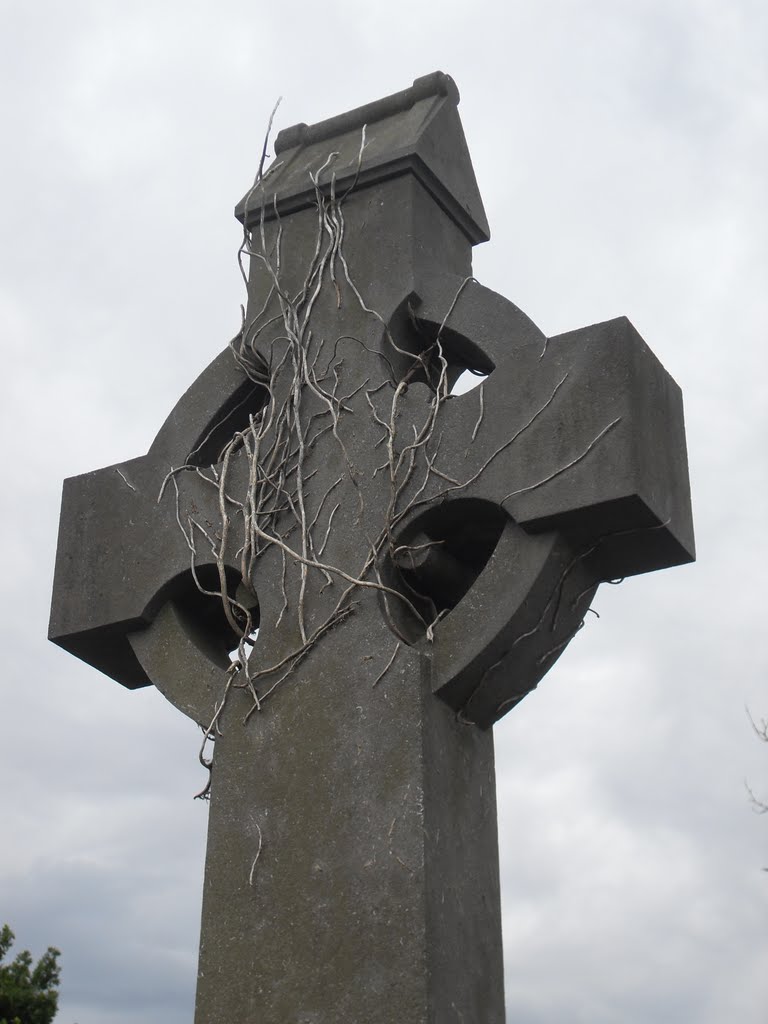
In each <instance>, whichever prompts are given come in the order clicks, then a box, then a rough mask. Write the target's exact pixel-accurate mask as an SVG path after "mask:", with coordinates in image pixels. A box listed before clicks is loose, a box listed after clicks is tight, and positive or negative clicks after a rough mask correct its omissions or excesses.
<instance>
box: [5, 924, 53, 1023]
mask: <svg viewBox="0 0 768 1024" xmlns="http://www.w3.org/2000/svg"><path fill="white" fill-rule="evenodd" d="M14 938H15V935H14V934H13V932H12V931H11V929H10V928H9V927H8V925H7V924H4V925H3V927H2V929H0V1024H51V1021H52V1020H53V1018H54V1017H55V1016H56V1008H57V1005H58V1001H59V993H58V987H59V979H60V973H61V972H60V969H59V964H58V958H59V956H60V955H61V954H60V953H59V950H58V949H54V948H53V946H49V947H48V949H47V950H46V951H45V953H43V955H42V956H41V957H40V959H39V960H38V962H37V963H36V964H35V963H33V961H32V956H31V955H30V953H29V952H28V951H27V950H26V949H25V950H23V951H22V952H21V953H18V954H17V955H16V957H15V958H14V959H13V960H11V961H10V963H4V961H5V959H6V957H7V955H8V952H9V950H10V948H11V946H12V945H13V940H14Z"/></svg>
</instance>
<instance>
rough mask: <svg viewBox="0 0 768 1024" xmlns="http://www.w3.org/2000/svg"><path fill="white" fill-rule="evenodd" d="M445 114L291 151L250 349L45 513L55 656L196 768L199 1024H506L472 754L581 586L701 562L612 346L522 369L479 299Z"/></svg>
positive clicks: (661, 375) (477, 760)
mask: <svg viewBox="0 0 768 1024" xmlns="http://www.w3.org/2000/svg"><path fill="white" fill-rule="evenodd" d="M458 98H459V97H458V92H457V90H456V87H455V85H454V83H453V82H452V80H451V79H450V78H449V77H447V76H446V75H443V74H442V73H435V74H433V75H429V76H427V77H425V78H421V79H417V80H416V81H415V82H414V83H413V86H412V87H411V88H410V89H406V90H404V91H403V92H401V93H397V94H396V95H393V96H389V97H387V98H385V99H383V100H380V101H378V102H375V103H371V104H369V105H367V106H364V107H360V108H358V109H356V110H352V111H350V112H348V113H346V114H342V115H340V116H338V117H334V118H331V119H330V120H328V121H324V122H321V123H319V124H315V125H312V126H307V125H304V124H301V125H296V126H294V127H293V128H289V129H287V130H286V131H283V132H281V133H280V134H279V135H278V137H277V139H276V143H275V151H276V156H275V160H274V162H273V164H272V165H271V167H270V168H269V169H268V170H267V171H266V172H263V173H260V174H259V176H258V177H257V180H256V183H255V185H254V187H253V188H252V189H250V191H249V192H248V194H247V196H246V197H245V199H244V200H243V201H242V202H241V204H240V205H239V207H238V209H237V216H238V217H239V219H240V220H241V221H242V222H243V224H244V250H246V251H244V255H243V260H244V261H250V275H249V283H248V307H247V311H246V313H245V317H244V322H243V329H242V331H241V332H240V334H239V335H238V336H237V338H236V339H235V340H234V341H233V343H232V345H231V346H230V347H228V348H227V349H225V350H224V352H222V353H221V354H220V355H219V356H218V357H217V358H216V359H215V360H214V361H213V362H212V363H211V365H210V366H209V367H208V369H207V370H205V371H204V372H203V374H202V375H201V376H200V377H199V379H198V380H197V381H196V382H195V383H194V384H193V385H192V386H191V388H190V389H189V390H188V391H187V393H186V394H185V395H184V396H183V397H182V398H181V399H180V401H179V402H178V404H177V405H176V407H175V408H174V410H173V411H172V413H171V414H170V416H169V417H168V419H167V420H166V422H165V424H164V425H163V426H162V428H161V430H160V432H159V434H158V435H157V437H156V439H155V441H154V443H153V444H152V447H151V448H150V450H149V452H148V453H147V455H145V456H142V457H140V458H137V459H133V460H131V461H129V462H125V463H122V464H120V465H116V466H111V467H108V468H106V469H102V470H99V471H96V472H92V473H87V474H85V475H83V476H79V477H75V478H72V479H69V480H67V481H66V482H65V484H64V495H63V502H62V513H61V526H60V534H59V547H58V555H57V563H56V577H55V584H54V594H53V608H52V614H51V624H50V637H51V639H52V640H53V641H54V642H55V643H57V644H60V645H61V646H62V647H64V648H65V649H67V650H68V651H70V652H72V653H73V654H76V655H77V656H78V657H80V658H82V659H84V660H85V661H87V662H89V663H90V664H91V665H93V666H95V667H96V668H98V669H100V670H101V671H102V672H104V673H106V674H107V675H109V676H111V677H112V678H114V679H116V680H117V681H118V682H120V683H122V684H123V685H125V686H127V687H131V688H135V687H139V686H144V685H147V684H149V683H152V684H154V685H155V686H157V687H158V688H159V689H160V690H161V691H162V692H163V694H165V696H166V697H167V698H168V699H169V700H170V701H172V702H173V703H174V704H175V705H176V706H177V707H178V708H180V709H181V710H182V711H184V712H185V713H186V714H187V715H189V716H191V717H192V718H193V719H194V720H195V721H196V722H198V723H199V724H200V725H201V727H202V728H203V729H204V730H205V733H204V735H205V738H206V740H207V745H206V747H204V751H209V750H210V747H211V746H212V747H213V751H214V752H213V756H212V770H211V786H210V797H211V803H210V822H209V833H208V851H207V864H206V871H205V883H204V897H203V913H202V931H201V944H200V962H199V978H198V989H197V1003H196V1016H195V1020H196V1022H197V1024H245V1022H253V1024H255V1022H259V1024H262V1022H263V1024H266V1022H271V1024H288V1022H292V1024H293V1022H296V1024H340V1022H348V1024H353V1022H354V1024H362V1022H365V1024H385V1022H386V1024H394V1022H398V1024H427V1022H432V1024H434V1022H439V1024H443V1022H449V1021H454V1020H455V1021H457V1022H462V1021H463V1022H466V1024H501V1022H502V1021H503V1020H504V998H503V983H502V951H501V930H500V907H499V877H498V854H497V834H496V808H495V780H494V763H493V738H492V730H491V728H490V727H491V726H492V725H493V723H494V722H495V721H496V720H498V719H499V718H500V717H501V716H502V715H504V714H505V713H506V712H507V711H509V710H510V709H511V708H513V707H514V706H515V704H517V703H518V702H519V701H520V700H521V698H522V697H524V696H525V695H526V694H527V693H529V692H530V691H531V690H532V689H533V688H534V687H535V686H536V685H537V683H538V682H539V680H540V678H541V677H542V676H543V675H544V674H545V672H546V671H547V670H548V669H549V667H550V666H551V665H552V664H553V662H554V661H555V659H556V658H557V657H558V656H559V655H560V654H561V653H562V651H563V650H564V649H565V647H566V645H567V644H568V642H569V641H570V639H571V638H572V637H573V636H574V634H575V633H576V632H577V631H578V629H579V628H580V626H581V625H582V624H583V623H584V620H585V616H586V613H587V610H588V609H589V605H590V602H591V600H592V597H593V595H594V592H595V589H596V587H597V586H598V584H599V583H600V582H601V581H603V580H615V579H616V578H620V577H626V576H631V575H633V574H636V573H642V572H647V571H650V570H653V569H660V568H663V567H665V566H671V565H675V564H679V563H683V562H687V561H690V560H691V559H692V558H693V533H692V524H691V513H690V498H689V488H688V472H687V465H686V454H685V439H684V430H683V415H682V403H681V396H680V391H679V388H678V387H677V385H676V384H675V383H674V381H673V380H672V379H671V378H670V377H669V375H668V374H667V373H666V372H665V370H664V368H663V367H662V366H661V365H660V363H659V362H658V361H657V359H656V358H655V357H654V355H653V354H652V353H651V351H650V350H649V349H648V348H647V346H646V345H645V343H644V342H643V340H642V339H641V338H640V336H639V335H638V334H637V332H636V331H635V330H634V328H633V327H632V325H631V324H630V323H629V321H627V320H626V319H624V318H619V319H616V320H611V321H608V322H605V323H599V324H595V325H593V326H591V327H586V328H582V329H579V330H576V331H572V332H570V333H568V334H563V335H560V336H558V337H555V338H549V339H546V338H545V337H544V335H543V334H542V333H541V331H539V329H538V328H537V327H536V326H535V325H534V324H533V323H532V322H531V321H530V320H529V319H528V318H527V317H526V316H525V315H524V314H523V313H522V312H521V311H520V310H519V309H518V308H517V307H516V306H514V305H513V304H512V303H511V302H509V301H507V300H506V299H505V298H503V297H502V296H500V295H497V294H495V293H494V292H492V291H489V290H488V289H487V288H485V287H483V286H482V285H481V284H479V283H478V282H477V281H476V280H474V279H473V278H472V276H471V251H472V246H473V245H475V244H477V243H478V242H482V241H485V240H487V239H488V237H489V233H488V225H487V223H486V218H485V213H484V210H483V205H482V201H481V199H480V195H479V192H478V189H477V184H476V182H475V177H474V173H473V170H472V165H471V162H470V159H469V154H468V151H467V146H466V142H465V139H464V134H463V131H462V128H461V124H460V121H459V117H458V112H457V104H458ZM467 369H469V370H473V371H475V372H476V373H478V374H480V375H483V376H485V380H484V381H483V383H482V384H480V385H479V386H478V387H476V388H475V389H473V390H471V391H469V392H468V393H466V394H455V393H452V389H453V385H454V383H455V381H456V379H457V378H458V376H459V375H460V374H461V373H462V371H464V370H467ZM248 651H251V653H250V655H248V653H247V652H248ZM231 659H234V660H231ZM201 756H202V758H203V760H204V763H206V764H208V763H210V762H209V759H208V753H203V755H201Z"/></svg>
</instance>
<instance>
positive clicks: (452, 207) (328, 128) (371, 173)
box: [235, 71, 490, 245]
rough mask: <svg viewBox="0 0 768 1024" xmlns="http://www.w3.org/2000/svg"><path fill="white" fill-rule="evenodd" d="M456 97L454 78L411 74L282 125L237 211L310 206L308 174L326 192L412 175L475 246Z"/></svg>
mask: <svg viewBox="0 0 768 1024" xmlns="http://www.w3.org/2000/svg"><path fill="white" fill-rule="evenodd" d="M458 102H459V91H458V89H457V88H456V84H455V83H454V81H453V79H452V78H450V76H448V75H445V74H443V73H442V72H441V71H436V72H434V73H433V74H431V75H426V76H424V77H423V78H417V79H416V80H415V81H414V83H413V85H412V86H411V87H410V89H404V90H403V91H402V92H398V93H394V94H393V95H391V96H386V97H384V99H380V100H376V101H375V102H373V103H368V104H366V105H365V106H362V107H356V108H355V109H354V110H350V111H347V113H345V114H339V115H337V116H336V117H331V118H329V119H328V120H326V121H319V122H318V123H317V124H313V125H306V124H296V125H293V127H291V128H286V129H284V130H283V131H281V132H280V134H279V135H278V136H277V139H276V140H275V159H274V161H273V162H272V165H271V166H270V168H269V169H268V170H267V171H266V173H265V174H264V177H263V178H262V180H261V182H260V183H259V184H257V186H255V187H254V188H252V189H251V190H250V191H249V192H248V194H247V195H246V196H245V197H244V199H242V200H241V201H240V203H239V204H238V206H237V208H236V210H235V215H236V216H237V218H238V219H239V220H240V221H243V222H246V218H247V224H248V226H249V227H252V226H253V225H254V224H255V223H258V221H259V219H260V218H261V217H262V215H263V216H264V218H265V219H266V220H269V219H271V218H273V217H274V216H275V210H277V212H278V213H279V215H280V216H284V215H286V214H289V213H292V212H294V211H295V210H300V209H303V208H305V207H307V206H312V205H313V204H314V203H315V185H314V182H313V179H316V180H317V183H318V184H319V185H320V187H321V188H323V190H324V191H328V190H329V189H330V187H331V184H332V182H335V187H336V191H337V194H341V193H343V192H344V190H345V189H347V188H349V187H350V186H351V185H353V184H354V186H355V188H356V189H362V188H366V187H367V186H369V185H372V184H375V183H377V182H381V181H383V180H385V179H387V178H392V177H395V176H398V175H402V174H413V175H415V176H416V177H417V178H418V180H419V181H420V182H421V184H422V185H423V186H424V187H425V188H426V189H427V190H428V191H429V193H430V194H431V195H432V197H433V198H434V199H435V201H436V202H437V203H438V204H439V205H440V206H441V207H442V208H443V210H445V212H446V213H447V214H448V215H449V216H450V217H451V218H452V219H453V220H454V221H455V222H456V224H457V225H458V226H459V227H460V228H461V230H462V231H463V232H464V234H465V235H466V236H467V237H468V238H469V240H470V241H471V242H472V244H473V245H476V244H477V243H478V242H485V241H487V240H488V238H490V230H489V228H488V221H487V220H486V216H485V210H484V208H483V201H482V199H481V198H480V192H479V190H478V187H477V181H476V180H475V173H474V171H473V169H472V161H471V160H470V157H469V150H468V149H467V143H466V139H465V138H464V131H463V129H462V127H461V120H460V118H459V113H458V110H457V109H456V108H457V105H458ZM361 146H362V147H363V148H362V154H361ZM331 154H333V156H332V157H331ZM329 158H330V159H329ZM318 172H319V173H318ZM262 210H263V214H262Z"/></svg>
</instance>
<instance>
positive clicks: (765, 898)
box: [0, 0, 768, 1024]
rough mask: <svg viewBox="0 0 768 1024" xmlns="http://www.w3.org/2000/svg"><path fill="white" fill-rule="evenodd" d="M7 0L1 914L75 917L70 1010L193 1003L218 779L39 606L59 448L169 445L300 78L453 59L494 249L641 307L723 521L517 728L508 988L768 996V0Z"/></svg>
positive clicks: (764, 1002)
mask: <svg viewBox="0 0 768 1024" xmlns="http://www.w3.org/2000/svg"><path fill="white" fill-rule="evenodd" d="M0 12H2V26H1V29H0V66H1V67H2V69H3V70H2V74H3V88H2V90H0V111H2V140H3V158H2V163H1V164H0V167H2V170H1V171H0V174H2V180H3V193H2V203H1V204H0V238H1V239H2V245H1V246H0V260H2V269H1V271H0V338H2V344H3V352H4V360H3V373H2V381H1V383H0V387H2V405H1V406H0V409H1V414H2V431H3V437H5V440H6V445H7V447H6V464H5V470H4V472H3V490H2V495H3V500H2V517H3V522H2V543H3V566H4V572H3V574H2V581H1V586H2V602H3V603H2V620H1V622H0V628H1V629H2V660H3V675H2V705H1V707H2V723H3V746H2V755H0V767H2V778H3V797H2V811H1V812H0V814H1V817H0V835H2V842H0V924H1V923H2V922H3V921H7V922H8V923H9V924H10V925H11V927H12V928H13V929H14V930H15V932H16V934H17V939H18V943H19V945H20V946H23V947H29V948H31V950H32V952H33V953H34V954H35V955H39V954H40V953H41V952H42V951H43V949H44V948H45V946H47V945H48V944H49V943H50V944H55V945H57V946H59V947H60V948H61V950H62V966H63V982H62V990H61V1002H60V1013H59V1016H58V1018H57V1022H58V1021H60V1022H61V1024H75V1022H78V1024H152V1022H155V1021H157V1022H160V1021H162V1022H163V1024H189V1022H190V1021H191V1019H192V1007H193V1001H194V986H195V973H196V951H197V942H198V928H199V913H200V898H201V883H202V873H203V857H204V848H205V829H206V814H207V811H206V807H205V805H203V804H202V803H200V802H199V801H198V802H195V801H193V800H192V795H193V794H194V793H195V792H196V791H197V790H198V789H199V788H200V787H201V785H202V781H203V780H201V777H200V769H199V766H198V764H197V759H196V755H197V745H198V735H197V733H196V730H195V727H194V726H193V725H192V723H191V722H190V721H189V720H188V719H185V718H184V717H183V716H182V715H181V714H180V713H178V712H177V711H175V710H174V709H173V708H172V707H171V706H170V705H169V704H166V702H165V701H164V699H163V698H162V697H161V696H160V695H159V693H157V692H155V691H154V690H152V689H146V690H142V691H139V692H129V691H127V690H124V689H122V688H121V687H120V686H119V685H118V684H116V683H113V682H112V681H111V680H109V679H107V678H106V677H104V676H100V675H99V674H98V673H97V672H96V671H95V670H93V669H91V668H89V667H87V666H86V665H84V664H81V663H80V662H78V661H77V660H76V659H75V658H73V657H71V656H69V655H67V654H65V653H64V652H63V651H60V650H59V649H57V648H55V647H53V646H52V645H50V644H48V643H47V641H46V639H45V635H46V631H47V619H48V609H49V600H50V589H51V581H52V571H53V559H54V552H55V545H56V531H57V522H58V513H59V501H60V491H61V481H62V479H63V478H64V477H66V476H71V475H73V474H76V473H81V472H85V471H87V470H90V469H94V468H97V467H100V466H103V465H107V464H112V463H115V462H118V461H120V460H122V459H127V458H130V457H132V456H135V455H139V454H142V453H143V452H144V451H146V449H147V448H148V446H149V444H150V442H151V441H152V438H153V436H154V434H155V432H156V431H157V429H158V428H159V426H160V424H161V423H162V421H163V419H164V418H165V415H166V414H167V412H168V411H169V410H170V408H171V407H172V405H173V404H174V402H175V401H176V399H177V398H178V397H179V395H180V394H181V392H182V391H183V390H184V389H185V388H186V386H187V385H188V384H189V383H190V382H191V381H192V380H193V379H194V377H195V376H196V375H197V373H198V372H199V371H200V370H201V369H202V368H203V367H204V366H205V365H206V364H207V363H208V362H209V361H210V360H211V359H212V358H213V357H214V356H215V355H216V354H217V353H218V351H219V350H220V349H221V348H222V347H223V345H224V344H225V342H226V341H227V339H228V338H229V337H231V336H232V334H233V333H234V332H235V330H236V329H237V327H238V326H239V303H240V301H241V299H242V295H241V288H240V280H239V276H238V273H237V269H236V263H235V251H236V248H237V245H238V241H239V233H238V224H237V223H236V221H235V220H234V218H233V215H232V208H233V206H234V203H235V202H236V201H237V200H238V199H239V198H240V196H241V195H242V194H243V193H244V191H245V190H246V188H247V187H248V185H249V182H250V181H251V180H252V178H253V174H254V171H255V168H256V165H257V163H258V155H259V151H260V147H261V141H262V136H263V132H264V128H265V125H266V122H267V119H268V116H269V111H270V109H271V107H272V105H273V104H274V102H275V99H276V98H277V96H278V95H282V96H283V97H284V99H283V103H282V106H281V108H280V111H279V117H278V125H277V127H285V126H288V125H290V124H293V123H294V122H296V121H306V122H309V123H311V122H313V121H317V120H320V119H323V118H325V117H329V116H332V115H334V114H336V113H339V112H341V111H344V110H346V109H349V108H350V107H353V106H357V105H359V104H361V103H364V102H367V101H369V100H373V99H376V98H378V97H380V96H383V95H386V94H388V93H390V92H394V91H396V90H399V89H402V88H405V87H406V86H408V85H410V84H411V82H412V80H413V79H414V78H415V77H417V76H420V75H424V74H427V73H429V72H431V71H434V70H436V69H438V68H439V69H441V70H443V71H446V72H448V73H449V74H451V75H452V76H453V77H454V78H455V80H456V82H457V84H458V86H459V89H460V90H461V93H462V101H461V105H460V108H459V110H460V113H461V116H462V119H463V123H464V129H465V133H466V135H467V139H468V142H469V146H470V150H471V153H472V156H473V160H474V164H475V170H476V174H477V179H478V183H479V186H480V189H481V192H482V194H483V198H484V201H485V206H486V210H487V213H488V218H489V221H490V224H491V230H492V233H493V238H492V240H491V242H489V243H487V244H486V245H483V246H480V247H479V248H478V249H476V251H475V272H476V274H477V276H478V278H479V279H480V280H481V281H482V282H483V283H484V284H486V285H488V286H490V287H491V288H494V289H496V290H497V291H500V292H502V293H503V294H505V295H506V296H507V297H508V298H510V299H511V300H512V301H513V302H515V303H517V304H518V305H519V306H521V307H522V308H523V309H524V310H525V311H526V312H527V313H528V314H529V315H530V316H531V317H533V319H534V320H535V321H536V322H537V323H538V324H539V326H540V327H541V328H542V329H543V330H544V331H545V332H546V333H547V334H557V333H559V332H561V331H565V330H569V329H572V328H576V327H580V326H583V325H585V324H589V323H593V322H597V321H601V320H605V319H608V318H610V317H614V316H618V315H621V314H626V315H627V316H628V317H629V318H630V319H631V320H632V322H633V323H634V325H635V326H636V327H637V329H638V330H639V331H640V333H641V334H642V335H643V336H644V338H645V339H646V341H647V342H648V343H649V345H650V346H651V347H652V349H653V350H654V351H655V353H656V354H657V356H658V357H659V358H660V359H661V361H662V362H663V363H664V365H665V366H666V368H667V369H668V370H669V372H670V373H671V374H672V375H673V377H674V378H675V379H676V380H677V381H678V383H679V384H680V385H681V387H682V388H683V392H684V395H685V402H686V415H687V430H688V447H689V457H690V465H691V479H692V489H693V500H694V516H695V523H696V529H697V542H698V553H699V561H698V563H697V565H695V566H688V567H683V568H676V569H671V570H666V571H664V572H660V573H656V574H653V575H652V576H649V577H644V578H636V579H631V580H628V581H627V582H626V583H625V584H624V585H623V586H620V587H603V588H602V589H601V591H600V592H599V594H598V597H597V599H596V602H595V604H594V607H595V608H596V609H597V610H598V611H599V613H600V616H601V617H600V619H599V620H597V619H594V621H590V622H589V625H588V628H587V629H584V630H583V631H582V632H581V634H580V635H579V637H578V638H577V640H576V641H575V642H574V643H573V644H572V645H571V647H570V648H569V649H568V651H567V652H566V654H565V656H564V657H563V658H562V659H561V660H560V661H559V662H558V663H557V665H556V666H555V668H554V670H553V671H552V672H551V673H550V674H549V675H548V677H547V678H546V679H545V680H544V681H543V682H542V684H541V686H540V687H539V690H538V691H537V692H536V693H535V694H533V695H532V696H530V697H529V698H528V699H526V700H525V701H524V702H523V703H522V704H521V705H520V707H519V708H517V709H516V710H515V711H514V712H513V713H512V714H510V715H509V716H508V717H507V718H506V719H505V720H504V722H503V723H501V724H500V725H499V726H498V727H497V728H496V744H497V760H498V786H499V817H500V845H501V851H500V853H501V867H502V884H503V913H504V937H505V962H506V989H507V1008H508V1018H509V1021H510V1022H515V1024H562V1022H564V1021H568V1022H571V1021H573V1022H585V1024H586V1022H589V1024H602V1022H606V1024H608V1022H616V1021H631V1022H633V1024H664V1022H667V1021H669V1022H672V1021H674V1022H680V1021H696V1022H697V1024H723V1022H724V1021H729V1022H730V1021H738V1022H739V1024H762V1022H763V1021H764V1020H765V1015H766V1007H767V1006H768V944H767V940H766V934H767V929H766V924H767V923H768V922H767V920H766V910H767V909H768V875H767V874H765V873H764V872H763V871H762V870H761V868H762V867H763V865H768V816H766V817H763V818H760V817H759V816H757V815H755V814H753V813H752V812H751V810H750V807H749V803H748V800H747V796H746V792H745V787H744V780H745V779H748V780H749V781H750V783H751V784H752V786H753V788H754V789H755V790H756V791H758V792H762V793H763V794H764V795H765V796H766V797H768V770H767V769H768V747H765V746H762V747H761V745H760V744H759V743H758V742H757V740H756V739H755V737H754V734H753V733H752V731H751V727H750V724H749V720H748V718H747V715H746V712H745V707H749V708H750V709H751V710H752V712H753V713H754V714H755V715H756V716H760V715H768V686H766V667H767V665H766V661H767V659H766V645H765V626H764V618H765V597H764V590H765V588H764V583H763V580H762V575H763V574H764V573H765V566H766V555H767V554H768V551H767V547H768V545H767V543H766V537H767V536H768V534H767V533H766V529H765V523H764V520H765V515H766V499H767V498H768V479H767V475H766V454H765V453H766V442H767V441H768V430H767V429H766V428H767V426H768V425H767V423H766V419H767V416H766V407H767V405H768V403H766V376H767V374H766V371H767V370H768V366H767V365H766V363H767V362H768V360H767V358H766V347H767V343H768V310H767V303H766V281H767V280H768V276H767V275H768V252H767V251H766V250H767V248H768V230H767V228H768V217H767V216H766V214H767V207H768V193H767V191H766V181H767V180H768V62H767V61H766V53H767V52H768V6H766V4H765V2H764V0H729V2H724V0H698V2H697V0H658V2H657V0H572V2H569V0H536V2H534V0H528V2H524V3H515V2H507V3H502V2H498V3H491V2H482V0H481V2H476V3H474V4H470V3H467V2H464V0H462V2H458V0H442V2H441V3H439V4H437V3H434V4H430V3H419V2H418V0H416V2H414V0H388V2H387V4H380V5H373V4H369V5H367V6H366V5H362V4H360V3H359V2H352V0H329V2H327V3H324V4H320V5H318V4H309V3H307V2H306V0H287V2H284V3H282V4H270V5H259V4H255V3H252V2H251V3H245V2H238V0H218V2H217V3H216V4H215V5H214V4H212V3H210V4H209V3H201V2H196V0H187V2H185V3H181V2H178V0H169V2H163V0H154V2H152V3H147V2H143V0H132V2H131V3H120V4H118V3H114V2H112V0H100V2H85V0H69V2H68V3H66V4H62V3H55V2H52V0H48V2H35V0H28V2H13V0H0ZM477 1024H482V1022H477Z"/></svg>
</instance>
